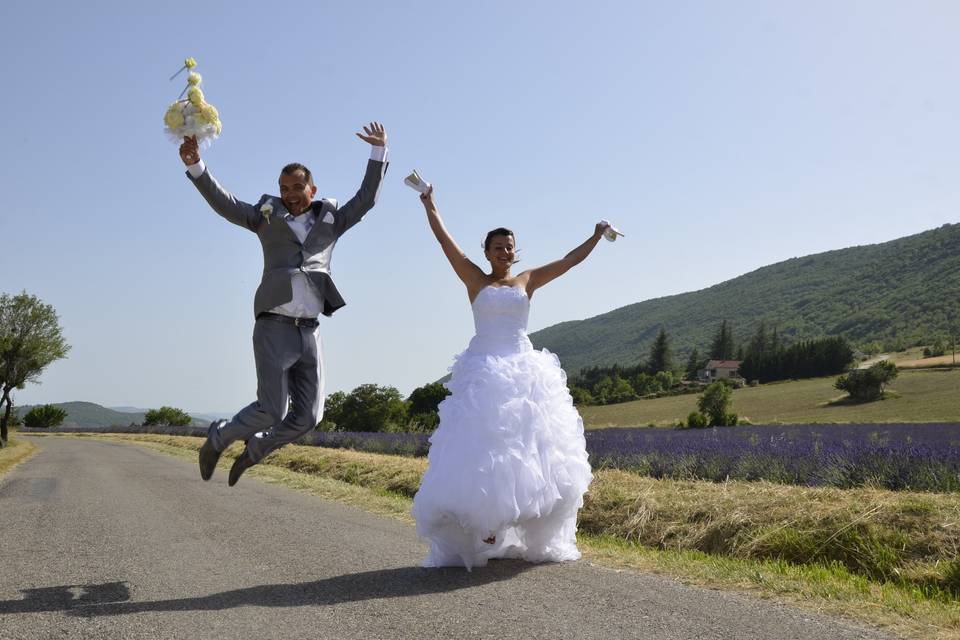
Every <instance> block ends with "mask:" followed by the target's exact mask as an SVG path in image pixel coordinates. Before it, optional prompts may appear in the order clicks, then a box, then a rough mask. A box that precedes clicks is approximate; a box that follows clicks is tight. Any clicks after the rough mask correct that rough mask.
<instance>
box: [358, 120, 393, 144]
mask: <svg viewBox="0 0 960 640" xmlns="http://www.w3.org/2000/svg"><path fill="white" fill-rule="evenodd" d="M363 131H364V133H366V134H367V135H363V133H358V134H357V137H358V138H360V139H361V140H363V141H364V142H367V143H369V144H372V145H373V146H375V147H385V146H387V132H386V131H385V130H384V128H383V125H382V124H380V123H379V122H371V123H370V124H368V125H367V126H365V127H364V128H363Z"/></svg>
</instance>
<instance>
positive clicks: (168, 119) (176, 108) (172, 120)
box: [163, 102, 183, 129]
mask: <svg viewBox="0 0 960 640" xmlns="http://www.w3.org/2000/svg"><path fill="white" fill-rule="evenodd" d="M163 123H164V124H165V125H167V126H168V127H169V128H171V129H179V128H180V127H182V126H183V114H182V113H180V105H179V104H178V103H176V102H174V103H173V104H172V105H170V107H169V108H168V109H167V113H166V114H164V116H163Z"/></svg>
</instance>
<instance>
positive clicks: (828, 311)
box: [530, 224, 960, 374]
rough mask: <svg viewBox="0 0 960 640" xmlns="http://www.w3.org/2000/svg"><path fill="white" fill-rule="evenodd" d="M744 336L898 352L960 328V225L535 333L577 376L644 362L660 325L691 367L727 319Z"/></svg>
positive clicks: (797, 261)
mask: <svg viewBox="0 0 960 640" xmlns="http://www.w3.org/2000/svg"><path fill="white" fill-rule="evenodd" d="M722 320H727V322H728V323H729V324H730V325H731V326H732V327H733V330H734V333H735V335H736V338H737V341H738V342H746V340H747V339H749V336H750V335H752V334H753V333H754V331H756V328H757V326H758V325H759V323H760V322H761V321H764V322H766V323H767V326H768V327H769V326H771V325H773V326H776V327H777V330H778V332H779V334H780V336H781V337H782V338H784V339H785V342H787V343H790V342H794V341H796V340H801V339H809V338H817V337H823V336H828V335H830V336H833V335H840V336H844V337H846V338H847V339H848V340H850V342H851V343H852V344H854V345H855V346H859V347H861V348H865V349H867V350H885V351H887V350H899V349H901V348H903V347H905V346H909V345H913V344H917V343H920V342H923V341H925V340H931V339H932V338H933V337H934V336H936V335H947V334H949V333H950V331H953V332H954V333H956V332H958V331H960V224H948V225H943V226H942V227H939V228H937V229H933V230H930V231H925V232H923V233H918V234H916V235H912V236H907V237H905V238H899V239H897V240H891V241H889V242H884V243H881V244H874V245H866V246H858V247H850V248H847V249H838V250H835V251H828V252H825V253H818V254H814V255H810V256H805V257H802V258H792V259H790V260H785V261H783V262H778V263H776V264H772V265H769V266H766V267H762V268H760V269H757V270H756V271H752V272H750V273H747V274H744V275H742V276H739V277H737V278H734V279H732V280H728V281H726V282H721V283H720V284H717V285H714V286H712V287H709V288H707V289H702V290H700V291H693V292H689V293H682V294H679V295H674V296H667V297H663V298H656V299H653V300H646V301H644V302H638V303H636V304H632V305H628V306H626V307H621V308H619V309H615V310H613V311H610V312H608V313H605V314H602V315H599V316H596V317H594V318H589V319H586V320H578V321H571V322H563V323H560V324H557V325H553V326H552V327H547V328H546V329H542V330H541V331H537V332H535V333H533V334H531V335H530V338H531V340H532V341H533V343H534V344H535V345H536V346H537V347H538V348H542V347H546V348H547V349H549V350H551V351H553V352H554V353H556V354H557V355H558V356H559V357H560V360H561V362H562V363H563V366H564V368H565V369H566V370H567V371H568V372H569V373H571V374H574V373H576V372H578V371H579V370H580V369H581V368H583V367H588V366H594V365H612V364H615V363H616V364H621V365H635V364H637V363H639V362H640V361H642V360H643V359H645V358H646V356H647V354H648V352H649V350H650V345H651V344H652V342H653V339H654V338H655V337H656V335H657V332H658V331H659V329H660V327H661V326H662V327H664V328H665V329H666V331H667V333H668V334H669V335H670V338H671V343H672V346H673V350H674V355H675V357H676V358H677V360H678V361H679V362H680V363H681V364H682V362H683V360H684V359H685V358H686V356H687V355H688V354H689V352H690V351H691V350H692V349H693V348H694V347H696V348H698V349H699V350H700V353H701V354H705V352H706V350H707V349H708V348H709V345H710V340H711V338H712V336H713V334H714V333H715V332H716V330H717V328H718V326H719V324H720V322H721V321H722Z"/></svg>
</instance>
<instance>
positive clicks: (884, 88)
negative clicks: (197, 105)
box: [0, 0, 960, 412]
mask: <svg viewBox="0 0 960 640" xmlns="http://www.w3.org/2000/svg"><path fill="white" fill-rule="evenodd" d="M139 4H141V3H127V2H96V3H74V2H65V1H60V2H52V3H36V2H21V1H11V0H7V1H5V2H3V3H2V4H0V22H2V23H3V24H4V26H5V29H4V32H5V35H4V38H3V39H2V42H0V70H2V72H3V75H2V77H3V79H4V89H5V94H6V95H5V99H4V101H3V107H2V109H3V112H2V115H3V117H2V118H0V136H2V139H3V145H2V156H0V186H2V187H3V191H4V193H5V197H4V200H5V209H6V211H5V213H4V214H3V215H2V216H0V238H2V242H0V291H4V292H8V293H16V292H19V291H21V290H26V291H28V292H30V293H33V294H36V295H38V296H40V298H42V299H43V300H44V301H45V302H47V303H50V304H52V305H54V307H56V309H57V311H58V313H59V314H60V318H61V323H62V325H63V327H64V330H65V334H66V337H67V340H68V341H69V343H70V344H71V345H72V346H73V350H72V351H71V352H70V356H69V359H67V360H64V361H61V362H58V363H56V364H54V365H52V366H51V367H50V368H49V369H48V370H47V372H46V373H45V374H44V376H43V383H42V384H41V385H31V386H29V387H28V388H27V389H26V390H24V391H21V392H19V393H18V394H17V396H16V402H17V403H18V404H32V403H38V402H65V401H70V400H89V401H93V402H98V403H101V404H104V405H133V406H141V407H157V406H160V405H163V404H169V405H175V406H179V407H182V408H185V409H188V410H194V411H222V412H232V411H234V410H236V409H239V408H240V407H241V406H243V405H245V404H246V403H248V402H249V401H251V400H252V399H253V397H254V391H255V375H254V368H253V356H252V349H251V340H250V334H251V329H252V322H253V313H252V306H253V304H252V300H253V292H254V290H255V288H256V286H257V283H258V282H259V276H260V270H261V265H262V262H261V253H260V247H259V243H258V242H257V239H256V237H255V236H254V235H253V234H251V233H249V232H247V231H245V230H242V229H240V228H239V227H234V226H233V225H230V224H229V223H227V222H225V221H224V220H222V219H221V218H219V217H218V216H216V215H215V214H214V213H212V212H211V211H210V210H209V209H208V208H207V207H206V205H205V203H204V202H203V201H202V199H201V198H200V196H199V195H198V194H197V193H196V191H195V190H194V188H193V187H192V186H191V184H190V183H189V182H188V180H187V179H186V178H185V177H184V175H183V166H182V164H181V163H180V160H179V158H178V156H177V150H176V147H175V145H173V144H171V143H170V142H169V141H168V140H167V139H166V138H165V136H164V134H163V131H162V116H163V112H164V110H165V108H166V106H167V104H169V102H171V101H172V100H173V99H175V98H176V97H177V94H178V93H179V92H180V90H181V89H182V87H183V86H184V80H183V76H181V77H180V78H178V79H177V80H176V81H175V82H172V83H171V82H168V80H167V78H168V77H169V76H170V75H171V74H172V73H173V72H174V71H176V69H177V68H178V67H179V66H180V65H181V64H182V61H183V59H184V58H185V57H186V56H193V57H195V58H196V59H197V60H198V62H199V66H198V69H197V70H198V71H199V72H200V73H201V74H202V75H203V78H204V81H203V88H204V90H205V93H206V96H207V99H208V100H209V101H210V102H211V103H212V104H214V105H215V106H216V107H217V108H218V109H219V110H220V114H221V117H222V120H223V124H224V129H223V135H222V136H221V138H220V139H219V140H218V141H216V142H215V143H214V145H213V147H212V148H211V149H210V150H208V151H207V152H206V153H205V155H204V157H205V160H206V161H207V164H208V166H209V167H210V169H211V170H212V172H213V173H214V174H215V175H216V176H217V177H218V178H219V179H220V180H221V181H222V182H223V183H224V184H225V185H226V186H227V187H228V188H230V189H231V190H233V191H234V193H235V194H236V195H237V196H238V197H240V198H242V199H246V200H255V199H256V198H257V197H258V196H259V195H260V194H261V193H264V192H275V189H276V180H277V175H278V172H279V168H280V167H281V166H282V165H283V164H285V163H287V162H290V161H293V160H296V161H300V162H303V163H305V164H307V165H308V166H310V167H311V168H312V169H313V171H314V173H315V175H316V176H317V180H318V185H319V188H320V193H321V194H322V195H329V196H334V197H338V198H340V199H341V200H343V199H345V198H347V197H349V196H350V195H352V194H353V192H354V191H355V189H356V188H357V186H358V185H359V181H360V178H361V175H362V171H363V168H364V163H365V161H366V157H367V155H368V149H367V147H366V145H365V144H364V143H362V142H361V141H359V140H358V139H357V138H355V137H354V135H353V133H354V131H357V130H358V128H359V127H360V125H362V124H363V123H365V122H367V121H369V120H373V119H376V120H379V121H381V122H383V123H384V124H385V125H386V127H387V131H388V134H389V137H390V150H391V166H390V169H389V171H388V174H387V181H386V183H385V184H384V186H383V189H382V191H381V198H380V202H379V204H378V205H377V207H376V208H375V209H374V210H373V211H372V212H371V213H370V214H369V215H368V217H367V218H366V219H365V221H364V222H363V223H362V224H361V225H359V226H358V227H355V228H354V229H353V230H351V232H350V233H349V234H347V235H346V236H344V237H343V239H342V240H341V241H340V243H339V244H338V246H337V249H336V252H335V256H334V262H333V269H334V277H335V279H336V282H337V284H338V286H339V288H340V289H341V291H342V292H343V294H344V297H345V298H346V299H347V302H348V305H347V306H346V307H345V308H344V309H342V310H340V311H339V312H337V313H336V314H335V315H334V317H333V318H332V319H325V320H324V321H323V325H322V332H323V335H324V343H325V349H326V361H327V371H328V387H327V388H328V391H335V390H350V389H351V388H353V387H354V386H356V385H358V384H360V383H363V382H376V383H379V384H389V385H394V386H396V387H398V388H399V389H400V390H401V391H402V392H403V393H405V394H406V393H408V392H409V391H410V390H412V389H413V388H414V387H416V386H419V385H421V384H423V383H425V382H428V381H431V380H435V379H437V378H438V377H440V376H441V375H443V374H444V373H445V371H446V368H447V367H448V366H449V364H450V363H451V358H452V356H453V355H454V354H456V353H458V352H459V351H461V350H462V349H463V348H464V346H465V345H466V343H467V341H468V340H469V338H470V336H471V334H472V330H473V327H472V320H471V316H470V310H469V306H468V303H467V299H466V294H465V292H464V290H463V288H462V285H461V284H460V283H459V281H458V280H457V279H456V277H455V276H454V275H453V273H452V272H451V271H450V269H449V267H448V265H447V263H446V261H445V260H444V258H443V256H442V254H441V252H440V249H439V247H438V246H437V245H436V244H435V241H434V240H433V238H432V236H431V234H430V232H429V230H428V228H427V225H426V222H425V217H424V214H423V211H422V208H421V206H420V203H419V202H418V201H417V199H416V195H415V194H414V192H413V191H411V190H410V189H408V188H407V187H405V186H404V185H403V184H402V178H403V176H404V175H405V174H406V173H407V172H409V171H410V170H411V169H413V168H418V169H419V170H420V171H421V173H422V174H423V175H424V176H425V177H426V178H427V179H428V180H431V181H433V182H434V183H435V185H436V188H437V200H438V203H439V206H440V209H441V212H442V214H443V215H444V217H445V219H446V221H447V224H448V226H449V228H450V229H451V231H452V233H453V234H454V236H455V237H456V238H457V239H458V241H459V242H460V244H461V246H463V247H464V248H465V249H467V250H468V252H469V254H470V255H471V256H472V257H473V258H474V259H475V260H477V261H480V260H481V259H482V252H481V251H480V249H479V246H478V245H479V243H480V240H481V238H482V236H483V234H484V233H485V232H486V231H487V230H488V229H490V228H493V227H496V226H500V225H504V226H508V227H511V228H512V229H514V230H515V231H516V234H517V241H518V245H519V246H520V248H522V249H523V252H522V258H523V262H522V263H521V265H523V266H527V265H536V264H540V263H543V262H546V261H549V260H552V259H555V258H557V257H560V256H562V255H563V254H564V253H565V252H566V251H567V250H569V249H571V248H572V247H574V246H576V245H577V244H579V243H580V242H581V241H582V240H583V239H585V238H586V237H587V236H588V235H589V234H590V232H591V231H592V228H593V224H594V223H595V222H596V221H597V220H598V219H599V218H601V217H607V218H610V219H611V220H613V221H615V222H616V223H617V224H618V226H619V227H620V228H621V229H622V230H623V231H624V232H625V233H626V234H627V237H626V238H624V239H621V240H619V241H618V242H616V243H614V244H608V243H601V245H600V246H598V248H597V250H596V251H595V252H594V254H593V255H592V256H591V257H590V258H589V259H588V260H587V261H586V262H585V263H583V264H582V265H580V266H579V267H577V268H576V269H575V270H574V271H572V272H570V274H568V275H567V276H565V277H564V278H562V279H561V280H558V281H556V282H555V283H552V284H551V285H550V286H549V287H547V288H545V289H543V290H541V291H539V292H538V293H537V295H536V296H535V297H534V300H533V310H532V313H531V329H532V330H535V329H539V328H543V327H546V326H549V325H552V324H555V323H557V322H560V321H564V320H573V319H582V318H587V317H591V316H594V315H598V314H601V313H604V312H606V311H609V310H611V309H614V308H617V307H620V306H623V305H626V304H629V303H633V302H637V301H640V300H645V299H649V298H653V297H658V296H664V295H670V294H675V293H681V292H684V291H689V290H694V289H700V288H703V287H707V286H710V285H712V284H715V283H717V282H720V281H723V280H726V279H729V278H731V277H735V276H737V275H739V274H742V273H745V272H748V271H751V270H753V269H756V268H758V267H760V266H763V265H765V264H769V263H772V262H777V261H780V260H783V259H787V258H790V257H793V256H799V255H805V254H810V253H816V252H820V251H825V250H829V249H835V248H841V247H846V246H851V245H856V244H868V243H874V242H881V241H885V240H890V239H893V238H896V237H900V236H904V235H909V234H912V233H916V232H920V231H923V230H925V229H930V228H933V227H936V226H939V225H941V224H943V223H947V222H957V221H958V218H960V206H958V205H960V181H958V166H960V119H958V114H960V83H958V82H957V71H956V69H957V60H960V38H958V37H957V34H958V33H960V4H958V3H956V2H953V1H943V2H925V1H914V2H903V1H881V0H869V1H841V2H837V1H835V0H830V1H809V0H805V1H803V2H799V1H797V2H766V1H756V2H738V1H731V2H711V1H706V0H704V1H701V2H682V1H678V2H616V3H610V2H603V1H597V2H587V3H582V2H577V3H574V2H476V3H459V2H455V3H454V2H390V3H388V2H350V3H347V2H342V3H311V2H295V3H287V4H282V3H281V4H278V3H267V2H261V3H255V2H250V3H226V2H216V1H213V2H201V3H187V4H180V5H177V4H176V3H149V8H143V7H141V8H135V7H136V6H137V5H139ZM744 304H749V301H744Z"/></svg>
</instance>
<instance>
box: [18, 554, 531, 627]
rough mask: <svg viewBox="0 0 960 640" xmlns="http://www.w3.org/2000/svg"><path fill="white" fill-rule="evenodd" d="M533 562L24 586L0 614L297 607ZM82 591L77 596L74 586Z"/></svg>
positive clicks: (506, 574) (440, 585)
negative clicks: (170, 592) (182, 589)
mask: <svg viewBox="0 0 960 640" xmlns="http://www.w3.org/2000/svg"><path fill="white" fill-rule="evenodd" d="M533 566H535V565H532V564H529V563H527V562H523V561H520V560H496V561H491V562H490V564H488V565H487V566H486V567H482V568H477V569H474V570H473V571H472V572H468V571H466V570H465V569H462V568H452V567H451V568H444V569H424V568H421V567H401V568H397V569H382V570H378V571H366V572H363V573H352V574H347V575H342V576H335V577H332V578H325V579H323V580H316V581H313V582H300V583H295V584H270V585H259V586H256V587H247V588H244V589H234V590H230V591H223V592H220V593H213V594H210V595H206V596H198V597H193V598H172V599H169V600H153V601H146V602H131V601H130V591H129V588H128V587H127V585H126V583H123V582H111V583H107V584H103V585H66V586H60V587H47V588H43V589H25V590H23V591H22V593H23V594H24V598H23V599H22V600H2V601H0V615H4V614H10V613H26V612H37V611H64V612H66V613H68V614H70V615H75V616H82V617H98V616H116V615H126V614H129V613H140V612H144V611H216V610H223V609H232V608H235V607H243V606H248V605H251V606H259V607H302V606H322V605H335V604H340V603H344V602H358V601H363V600H378V599H384V598H403V597H408V596H419V595H429V594H434V593H446V592H450V591H457V590H460V589H471V588H474V587H479V586H483V585H486V584H490V583H494V582H500V581H502V580H509V579H510V578H513V577H515V576H517V575H519V574H521V573H523V572H524V571H526V570H528V569H530V568H532V567H533ZM78 589H79V590H81V591H82V594H81V596H80V597H75V591H76V590H78Z"/></svg>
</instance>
